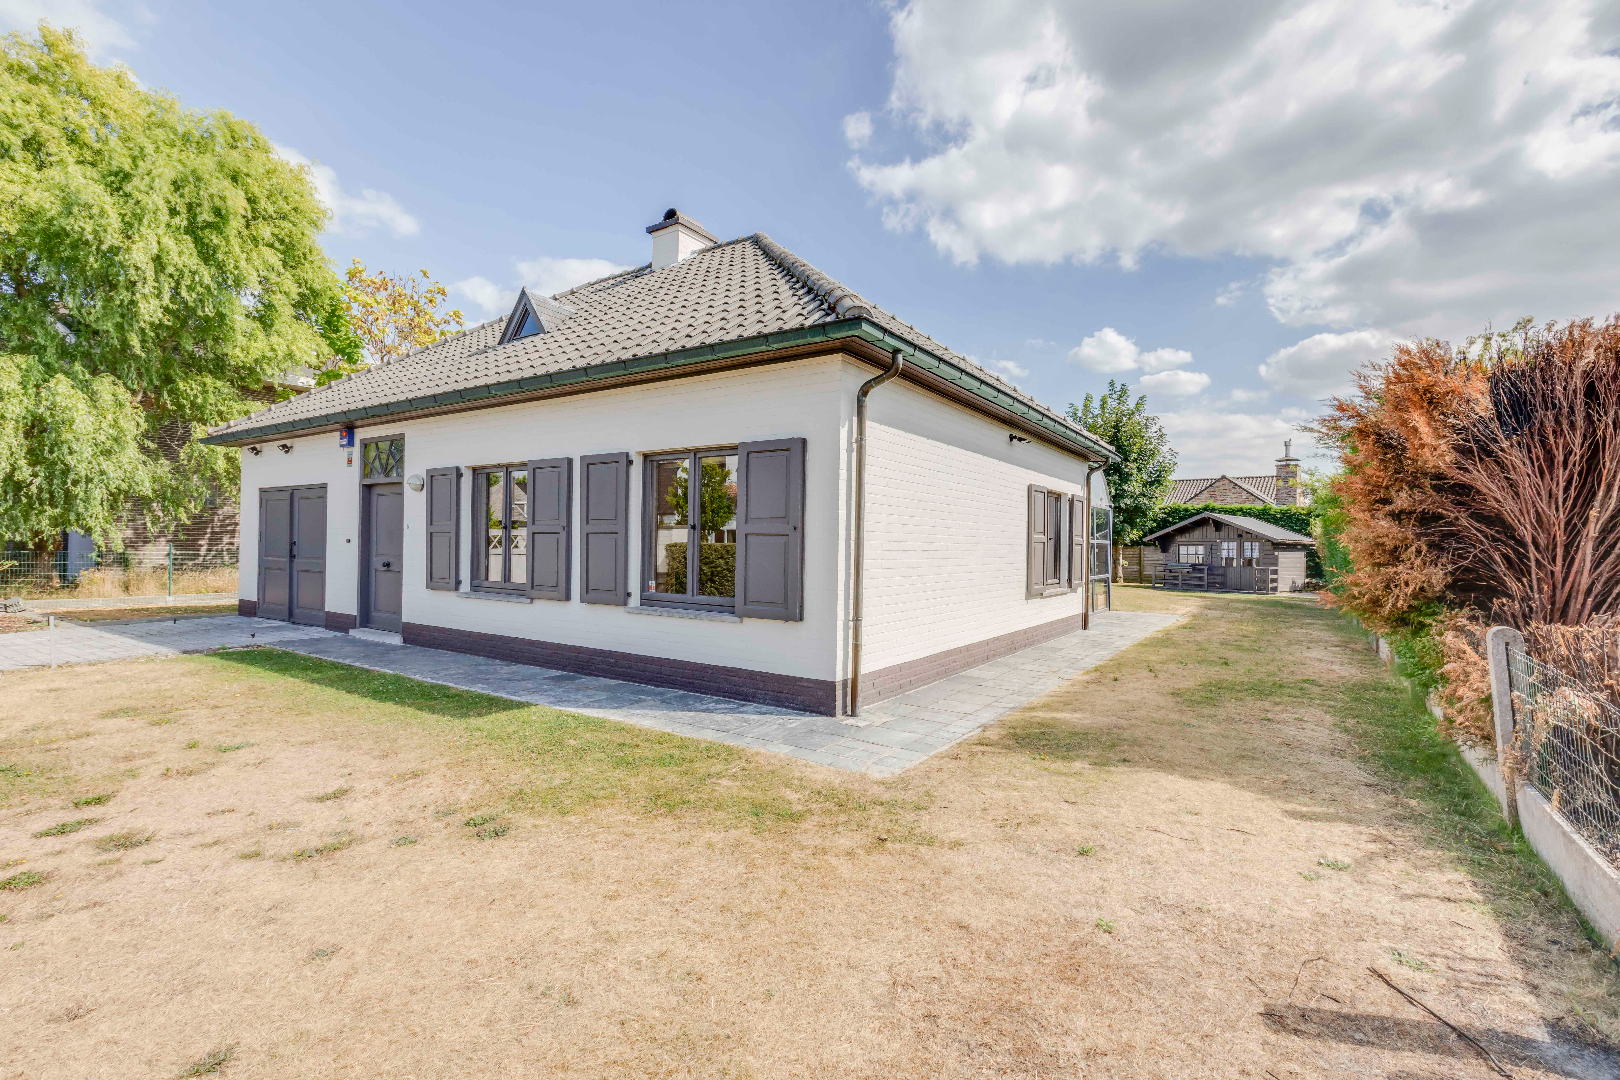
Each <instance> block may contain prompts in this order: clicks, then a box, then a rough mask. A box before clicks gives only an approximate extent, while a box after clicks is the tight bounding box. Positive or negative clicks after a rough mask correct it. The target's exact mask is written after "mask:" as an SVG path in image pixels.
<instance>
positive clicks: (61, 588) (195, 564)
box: [0, 548, 237, 600]
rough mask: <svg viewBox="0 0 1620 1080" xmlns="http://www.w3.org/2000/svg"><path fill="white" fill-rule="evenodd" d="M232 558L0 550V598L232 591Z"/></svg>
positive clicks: (165, 552) (227, 555)
mask: <svg viewBox="0 0 1620 1080" xmlns="http://www.w3.org/2000/svg"><path fill="white" fill-rule="evenodd" d="M236 558H237V557H236V553H235V552H234V551H212V552H205V553H201V554H199V553H196V552H185V551H172V552H171V551H169V550H163V551H155V552H154V551H151V550H147V551H139V552H129V551H117V552H113V551H109V552H103V551H97V550H95V549H90V550H86V551H79V550H73V549H67V548H64V549H62V550H59V551H56V552H53V553H50V554H41V553H39V552H36V551H18V550H8V551H0V597H7V598H12V597H20V598H22V599H29V600H36V599H46V598H50V597H75V598H87V599H88V598H96V597H114V596H163V595H169V594H173V595H180V594H185V593H211V592H219V593H231V592H235V591H236Z"/></svg>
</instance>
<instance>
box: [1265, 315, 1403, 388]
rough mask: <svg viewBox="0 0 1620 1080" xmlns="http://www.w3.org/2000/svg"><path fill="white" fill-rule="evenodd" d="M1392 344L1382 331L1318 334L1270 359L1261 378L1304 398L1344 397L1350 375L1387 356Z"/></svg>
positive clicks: (1280, 350) (1269, 357) (1282, 350)
mask: <svg viewBox="0 0 1620 1080" xmlns="http://www.w3.org/2000/svg"><path fill="white" fill-rule="evenodd" d="M1392 341H1393V339H1392V338H1391V337H1390V335H1388V334H1386V333H1384V332H1383V331H1382V330H1356V331H1352V332H1350V333H1347V334H1315V335H1313V336H1311V337H1308V338H1306V339H1305V340H1304V341H1300V342H1296V343H1295V344H1293V345H1290V346H1288V347H1287V348H1284V349H1278V350H1277V351H1276V352H1274V353H1272V354H1271V355H1270V356H1268V357H1267V358H1266V360H1265V362H1264V363H1262V364H1261V365H1260V377H1261V378H1263V379H1265V380H1266V382H1268V383H1270V384H1271V385H1272V386H1274V387H1276V388H1277V389H1278V390H1281V391H1283V392H1284V393H1289V394H1298V395H1300V396H1301V397H1316V398H1322V397H1328V396H1330V395H1335V394H1343V393H1345V392H1347V391H1348V390H1349V389H1350V387H1351V385H1352V382H1351V377H1350V375H1351V372H1353V371H1355V369H1356V368H1358V367H1360V366H1361V365H1363V364H1366V363H1370V362H1372V361H1375V360H1382V359H1383V358H1384V357H1386V356H1388V355H1389V347H1390V345H1391V344H1392Z"/></svg>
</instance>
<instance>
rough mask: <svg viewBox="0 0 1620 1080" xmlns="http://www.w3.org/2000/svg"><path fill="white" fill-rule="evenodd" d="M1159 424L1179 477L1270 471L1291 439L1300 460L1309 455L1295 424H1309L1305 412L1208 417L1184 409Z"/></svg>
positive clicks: (1212, 414)
mask: <svg viewBox="0 0 1620 1080" xmlns="http://www.w3.org/2000/svg"><path fill="white" fill-rule="evenodd" d="M1157 415H1158V417H1159V422H1160V423H1162V424H1163V425H1164V430H1165V431H1166V433H1168V434H1169V436H1170V445H1171V446H1173V447H1175V450H1176V455H1177V457H1178V459H1179V461H1178V463H1177V465H1176V475H1177V476H1219V475H1220V474H1221V473H1227V474H1228V475H1232V476H1253V475H1255V474H1256V473H1264V472H1270V471H1271V468H1272V463H1273V462H1274V461H1275V460H1276V459H1277V458H1279V457H1282V452H1283V440H1284V439H1292V440H1294V452H1295V454H1297V455H1298V456H1300V457H1310V456H1319V455H1313V454H1312V453H1311V450H1310V442H1309V440H1308V439H1307V438H1306V437H1305V436H1303V435H1301V434H1300V432H1299V430H1298V428H1299V425H1300V424H1301V423H1303V422H1305V421H1306V420H1308V419H1310V416H1311V414H1310V413H1308V412H1306V411H1305V410H1303V409H1283V410H1282V411H1280V412H1276V413H1245V412H1209V411H1207V410H1204V409H1186V410H1183V411H1180V412H1175V411H1172V412H1161V413H1158V414H1157Z"/></svg>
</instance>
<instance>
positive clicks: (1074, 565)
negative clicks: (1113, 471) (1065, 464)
mask: <svg viewBox="0 0 1620 1080" xmlns="http://www.w3.org/2000/svg"><path fill="white" fill-rule="evenodd" d="M1087 505H1089V504H1088V502H1087V500H1086V497H1085V496H1084V495H1075V496H1072V497H1070V499H1069V591H1070V592H1074V591H1075V590H1076V589H1081V588H1084V587H1085V584H1086V573H1087V571H1088V570H1089V569H1090V568H1089V567H1087V566H1086V518H1087V517H1088V515H1087V513H1086V507H1087Z"/></svg>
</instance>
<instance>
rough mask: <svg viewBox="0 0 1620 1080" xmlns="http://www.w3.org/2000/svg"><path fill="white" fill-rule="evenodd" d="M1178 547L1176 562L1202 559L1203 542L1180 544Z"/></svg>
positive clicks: (1195, 561)
mask: <svg viewBox="0 0 1620 1080" xmlns="http://www.w3.org/2000/svg"><path fill="white" fill-rule="evenodd" d="M1178 548H1179V550H1178V553H1177V558H1176V561H1177V562H1184V563H1201V562H1203V561H1204V545H1203V544H1180V545H1178Z"/></svg>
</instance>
